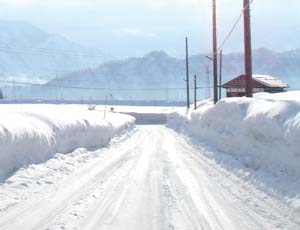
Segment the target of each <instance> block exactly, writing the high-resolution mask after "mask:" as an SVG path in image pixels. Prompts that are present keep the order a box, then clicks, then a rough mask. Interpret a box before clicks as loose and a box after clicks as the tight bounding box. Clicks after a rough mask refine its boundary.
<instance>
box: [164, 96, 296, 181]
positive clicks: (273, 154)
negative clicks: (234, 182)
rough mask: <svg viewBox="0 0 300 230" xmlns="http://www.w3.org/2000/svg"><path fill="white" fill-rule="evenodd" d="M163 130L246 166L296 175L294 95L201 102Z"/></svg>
mask: <svg viewBox="0 0 300 230" xmlns="http://www.w3.org/2000/svg"><path fill="white" fill-rule="evenodd" d="M168 125H169V126H171V127H173V128H175V129H177V130H184V131H185V132H187V133H188V134H189V135H191V136H193V137H195V138H196V139H198V140H202V141H206V142H209V143H210V144H213V145H214V146H216V147H217V148H218V149H220V150H222V152H225V153H229V154H231V155H234V156H235V157H237V158H238V159H240V160H242V161H243V162H244V164H245V165H246V166H247V167H250V168H253V169H255V170H257V169H259V168H264V169H266V170H269V171H272V172H274V173H287V174H289V175H296V176H297V175H298V176H299V175H300V167H299V165H300V148H299V140H300V91H293V92H286V93H279V94H268V93H260V94H256V95H255V98H252V99H251V98H226V99H222V100H221V101H219V102H218V103H217V104H216V105H215V106H214V105H213V103H212V102H211V101H202V102H200V103H199V104H198V109H197V110H196V111H189V112H186V111H184V110H181V111H178V112H174V113H172V114H171V115H170V116H169V119H168Z"/></svg>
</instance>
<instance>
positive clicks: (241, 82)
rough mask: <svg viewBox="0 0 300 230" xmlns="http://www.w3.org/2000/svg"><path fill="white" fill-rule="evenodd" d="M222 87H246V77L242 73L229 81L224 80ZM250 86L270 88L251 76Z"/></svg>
mask: <svg viewBox="0 0 300 230" xmlns="http://www.w3.org/2000/svg"><path fill="white" fill-rule="evenodd" d="M222 87H223V88H245V87H246V77H245V74H242V75H240V76H238V77H236V78H234V79H232V80H231V81H228V82H226V83H225V84H223V85H222ZM252 87H253V88H272V87H270V86H269V85H267V84H264V83H263V82H259V81H257V80H256V79H255V78H252ZM275 88H285V87H280V86H278V87H275Z"/></svg>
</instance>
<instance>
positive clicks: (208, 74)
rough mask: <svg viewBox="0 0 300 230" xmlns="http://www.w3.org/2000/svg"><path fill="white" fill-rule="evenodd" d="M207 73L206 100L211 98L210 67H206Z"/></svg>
mask: <svg viewBox="0 0 300 230" xmlns="http://www.w3.org/2000/svg"><path fill="white" fill-rule="evenodd" d="M205 73H206V79H205V88H206V92H205V97H206V99H208V98H210V72H209V65H206V66H205Z"/></svg>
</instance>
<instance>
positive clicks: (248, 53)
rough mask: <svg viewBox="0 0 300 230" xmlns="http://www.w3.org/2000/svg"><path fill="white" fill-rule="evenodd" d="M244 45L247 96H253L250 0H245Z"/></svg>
mask: <svg viewBox="0 0 300 230" xmlns="http://www.w3.org/2000/svg"><path fill="white" fill-rule="evenodd" d="M243 10H244V40H245V41H244V45H245V76H246V97H252V96H253V88H252V47H251V23H250V2H249V0H244V9H243Z"/></svg>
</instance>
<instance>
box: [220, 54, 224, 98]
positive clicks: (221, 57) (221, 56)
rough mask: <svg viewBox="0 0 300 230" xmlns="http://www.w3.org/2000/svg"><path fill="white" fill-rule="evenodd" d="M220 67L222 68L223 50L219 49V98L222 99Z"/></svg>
mask: <svg viewBox="0 0 300 230" xmlns="http://www.w3.org/2000/svg"><path fill="white" fill-rule="evenodd" d="M222 69H223V51H222V50H221V51H220V70H219V100H221V99H222V72H223V71H222Z"/></svg>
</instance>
